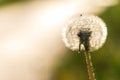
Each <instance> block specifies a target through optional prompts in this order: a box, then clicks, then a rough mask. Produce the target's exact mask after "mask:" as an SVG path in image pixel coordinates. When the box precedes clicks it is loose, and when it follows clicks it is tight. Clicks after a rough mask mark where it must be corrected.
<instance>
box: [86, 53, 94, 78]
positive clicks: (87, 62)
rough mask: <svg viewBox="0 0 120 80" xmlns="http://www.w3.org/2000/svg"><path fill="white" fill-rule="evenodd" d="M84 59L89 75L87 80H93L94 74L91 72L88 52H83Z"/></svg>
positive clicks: (91, 67)
mask: <svg viewBox="0 0 120 80" xmlns="http://www.w3.org/2000/svg"><path fill="white" fill-rule="evenodd" d="M85 58H86V64H87V69H88V74H89V80H95V73H94V71H93V66H92V61H91V54H90V52H88V51H85Z"/></svg>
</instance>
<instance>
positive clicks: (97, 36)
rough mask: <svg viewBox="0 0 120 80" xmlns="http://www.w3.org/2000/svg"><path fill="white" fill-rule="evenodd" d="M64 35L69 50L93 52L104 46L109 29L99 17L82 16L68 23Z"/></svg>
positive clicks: (74, 17)
mask: <svg viewBox="0 0 120 80" xmlns="http://www.w3.org/2000/svg"><path fill="white" fill-rule="evenodd" d="M62 34H63V41H64V43H65V45H66V46H67V47H68V48H70V49H72V50H87V51H90V52H91V51H94V50H97V49H99V48H100V47H101V46H102V45H103V43H104V42H105V40H106V36H107V28H106V25H105V23H104V22H103V20H102V19H100V18H99V17H97V16H94V15H90V14H80V15H76V16H73V17H72V18H71V19H70V20H69V21H68V23H67V24H66V26H65V27H64V30H63V33H62ZM88 36H89V37H88Z"/></svg>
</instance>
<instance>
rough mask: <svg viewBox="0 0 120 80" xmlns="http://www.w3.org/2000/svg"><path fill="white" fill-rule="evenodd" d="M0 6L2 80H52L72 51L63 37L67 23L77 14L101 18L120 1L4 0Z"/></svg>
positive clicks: (0, 66)
mask: <svg viewBox="0 0 120 80" xmlns="http://www.w3.org/2000/svg"><path fill="white" fill-rule="evenodd" d="M5 1H6V2H5ZM0 4H1V5H0V80H50V77H51V75H52V74H53V73H54V67H55V66H57V65H58V64H59V62H60V60H61V57H62V56H64V55H65V54H66V52H67V51H68V49H67V48H65V46H64V44H63V42H62V37H61V32H62V28H63V27H64V22H65V21H66V20H67V19H68V18H69V17H70V16H72V15H73V14H77V13H92V14H96V15H98V14H100V13H102V12H104V11H105V10H106V9H107V7H109V6H114V5H116V4H117V0H111V1H109V0H90V1H89V0H61V1H60V0H45V1H44V0H27V1H23V0H22V1H20V0H18V1H17V0H15V1H14V0H11V2H10V0H8V1H7V0H4V1H1V2H0Z"/></svg>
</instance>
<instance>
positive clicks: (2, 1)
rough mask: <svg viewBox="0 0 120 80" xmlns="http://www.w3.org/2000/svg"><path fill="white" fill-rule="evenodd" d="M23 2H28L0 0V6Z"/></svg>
mask: <svg viewBox="0 0 120 80" xmlns="http://www.w3.org/2000/svg"><path fill="white" fill-rule="evenodd" d="M23 1H28V0H0V6H4V5H7V4H10V3H15V2H23Z"/></svg>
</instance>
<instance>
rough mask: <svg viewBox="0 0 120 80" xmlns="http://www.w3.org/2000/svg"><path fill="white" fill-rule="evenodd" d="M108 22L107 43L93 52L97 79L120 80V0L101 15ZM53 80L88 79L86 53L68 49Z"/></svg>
mask: <svg viewBox="0 0 120 80" xmlns="http://www.w3.org/2000/svg"><path fill="white" fill-rule="evenodd" d="M99 16H100V17H101V18H102V19H103V20H104V21H105V23H106V24H107V28H108V37H107V40H106V43H105V45H104V46H103V47H102V48H101V49H99V50H97V51H95V52H93V53H92V61H93V66H94V70H95V74H96V80H120V2H119V4H118V5H116V6H113V7H109V8H108V9H107V10H106V11H105V12H104V13H102V14H100V15H99ZM67 53H68V54H67V55H66V56H65V57H64V59H62V60H63V61H62V63H61V65H60V66H59V67H58V68H56V70H55V75H54V76H53V78H52V80H88V74H87V68H86V63H85V58H84V54H83V53H80V54H78V53H77V52H73V51H70V50H68V52H67Z"/></svg>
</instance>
